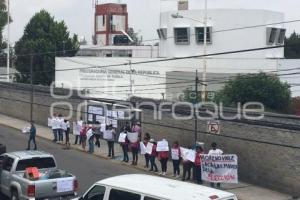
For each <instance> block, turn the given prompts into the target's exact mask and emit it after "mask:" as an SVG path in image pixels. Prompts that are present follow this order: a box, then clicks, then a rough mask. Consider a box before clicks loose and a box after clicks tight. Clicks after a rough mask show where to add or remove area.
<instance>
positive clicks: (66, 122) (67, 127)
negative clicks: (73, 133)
mask: <svg viewBox="0 0 300 200" xmlns="http://www.w3.org/2000/svg"><path fill="white" fill-rule="evenodd" d="M62 127H63V130H64V132H65V136H66V137H65V138H66V143H65V145H66V148H65V149H69V148H70V137H69V133H70V122H69V120H67V119H65V120H64V122H63V124H62Z"/></svg>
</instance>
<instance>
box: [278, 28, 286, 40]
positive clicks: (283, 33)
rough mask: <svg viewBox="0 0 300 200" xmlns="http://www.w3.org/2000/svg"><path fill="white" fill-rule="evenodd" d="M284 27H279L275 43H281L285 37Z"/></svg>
mask: <svg viewBox="0 0 300 200" xmlns="http://www.w3.org/2000/svg"><path fill="white" fill-rule="evenodd" d="M285 33H286V29H280V33H279V36H278V39H277V44H283V43H284V38H285Z"/></svg>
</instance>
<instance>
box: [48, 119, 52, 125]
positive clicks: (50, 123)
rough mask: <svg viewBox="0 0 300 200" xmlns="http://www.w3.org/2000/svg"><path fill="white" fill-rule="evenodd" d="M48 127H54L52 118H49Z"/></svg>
mask: <svg viewBox="0 0 300 200" xmlns="http://www.w3.org/2000/svg"><path fill="white" fill-rule="evenodd" d="M48 127H52V118H50V117H48Z"/></svg>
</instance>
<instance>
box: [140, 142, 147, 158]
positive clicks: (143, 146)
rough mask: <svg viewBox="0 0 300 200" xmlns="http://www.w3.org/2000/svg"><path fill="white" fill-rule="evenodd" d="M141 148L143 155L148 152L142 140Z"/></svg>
mask: <svg viewBox="0 0 300 200" xmlns="http://www.w3.org/2000/svg"><path fill="white" fill-rule="evenodd" d="M140 150H141V154H142V155H145V154H146V147H145V145H144V143H143V142H140Z"/></svg>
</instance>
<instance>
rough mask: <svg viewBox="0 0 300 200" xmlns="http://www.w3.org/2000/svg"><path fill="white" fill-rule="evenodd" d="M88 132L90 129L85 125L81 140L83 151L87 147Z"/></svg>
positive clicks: (81, 131) (82, 129)
mask: <svg viewBox="0 0 300 200" xmlns="http://www.w3.org/2000/svg"><path fill="white" fill-rule="evenodd" d="M87 130H88V127H87V125H86V124H85V123H84V124H83V125H82V128H81V130H80V139H81V146H82V149H83V150H85V147H86V132H87Z"/></svg>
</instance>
